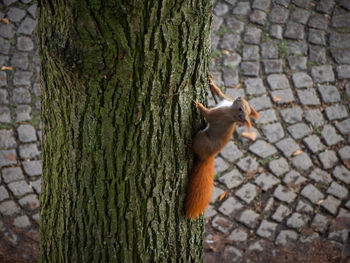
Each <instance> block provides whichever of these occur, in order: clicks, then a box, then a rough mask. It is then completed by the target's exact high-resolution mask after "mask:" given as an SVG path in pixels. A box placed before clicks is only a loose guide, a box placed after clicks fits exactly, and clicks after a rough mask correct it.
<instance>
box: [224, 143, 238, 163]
mask: <svg viewBox="0 0 350 263" xmlns="http://www.w3.org/2000/svg"><path fill="white" fill-rule="evenodd" d="M221 155H222V156H223V157H224V158H225V159H226V160H228V161H229V162H234V161H236V160H237V159H239V158H241V157H242V156H243V153H242V152H241V151H240V150H239V149H238V148H237V146H236V145H235V144H234V143H233V142H229V143H228V144H227V145H226V146H225V147H224V148H223V149H222V150H221Z"/></svg>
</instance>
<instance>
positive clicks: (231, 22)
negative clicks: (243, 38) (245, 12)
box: [226, 16, 245, 34]
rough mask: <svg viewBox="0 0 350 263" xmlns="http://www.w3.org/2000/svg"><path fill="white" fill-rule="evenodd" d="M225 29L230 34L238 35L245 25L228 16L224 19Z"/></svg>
mask: <svg viewBox="0 0 350 263" xmlns="http://www.w3.org/2000/svg"><path fill="white" fill-rule="evenodd" d="M226 24H227V29H228V30H230V31H231V32H235V33H236V34H240V33H242V32H243V30H244V27H245V23H243V22H241V21H239V20H237V19H236V18H235V17H233V16H230V17H226Z"/></svg>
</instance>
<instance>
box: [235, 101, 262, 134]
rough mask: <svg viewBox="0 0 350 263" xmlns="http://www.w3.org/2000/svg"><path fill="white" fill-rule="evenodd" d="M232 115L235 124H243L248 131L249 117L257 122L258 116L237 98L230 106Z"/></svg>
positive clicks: (244, 102)
mask: <svg viewBox="0 0 350 263" xmlns="http://www.w3.org/2000/svg"><path fill="white" fill-rule="evenodd" d="M232 109H233V114H234V116H235V117H236V122H238V123H241V124H243V125H244V126H245V127H246V128H247V129H248V130H249V129H250V128H251V127H252V124H251V123H250V120H249V117H251V118H253V119H255V120H257V119H259V114H258V113H257V112H256V110H254V109H253V108H252V107H250V106H249V104H248V102H247V101H246V100H245V99H243V98H242V97H238V98H236V99H235V100H234V102H233V104H232Z"/></svg>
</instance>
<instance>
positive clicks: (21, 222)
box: [13, 215, 31, 228]
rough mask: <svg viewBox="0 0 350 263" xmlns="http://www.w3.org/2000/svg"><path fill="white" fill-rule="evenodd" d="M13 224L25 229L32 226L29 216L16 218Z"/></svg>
mask: <svg viewBox="0 0 350 263" xmlns="http://www.w3.org/2000/svg"><path fill="white" fill-rule="evenodd" d="M13 224H14V225H15V226H16V227H22V228H25V227H28V226H30V225H31V224H30V221H29V218H28V216H26V215H23V216H18V217H16V218H15V219H14V220H13Z"/></svg>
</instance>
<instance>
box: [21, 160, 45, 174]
mask: <svg viewBox="0 0 350 263" xmlns="http://www.w3.org/2000/svg"><path fill="white" fill-rule="evenodd" d="M22 165H23V169H24V171H25V172H26V174H28V175H29V176H38V175H41V172H42V168H41V161H26V162H22Z"/></svg>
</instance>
